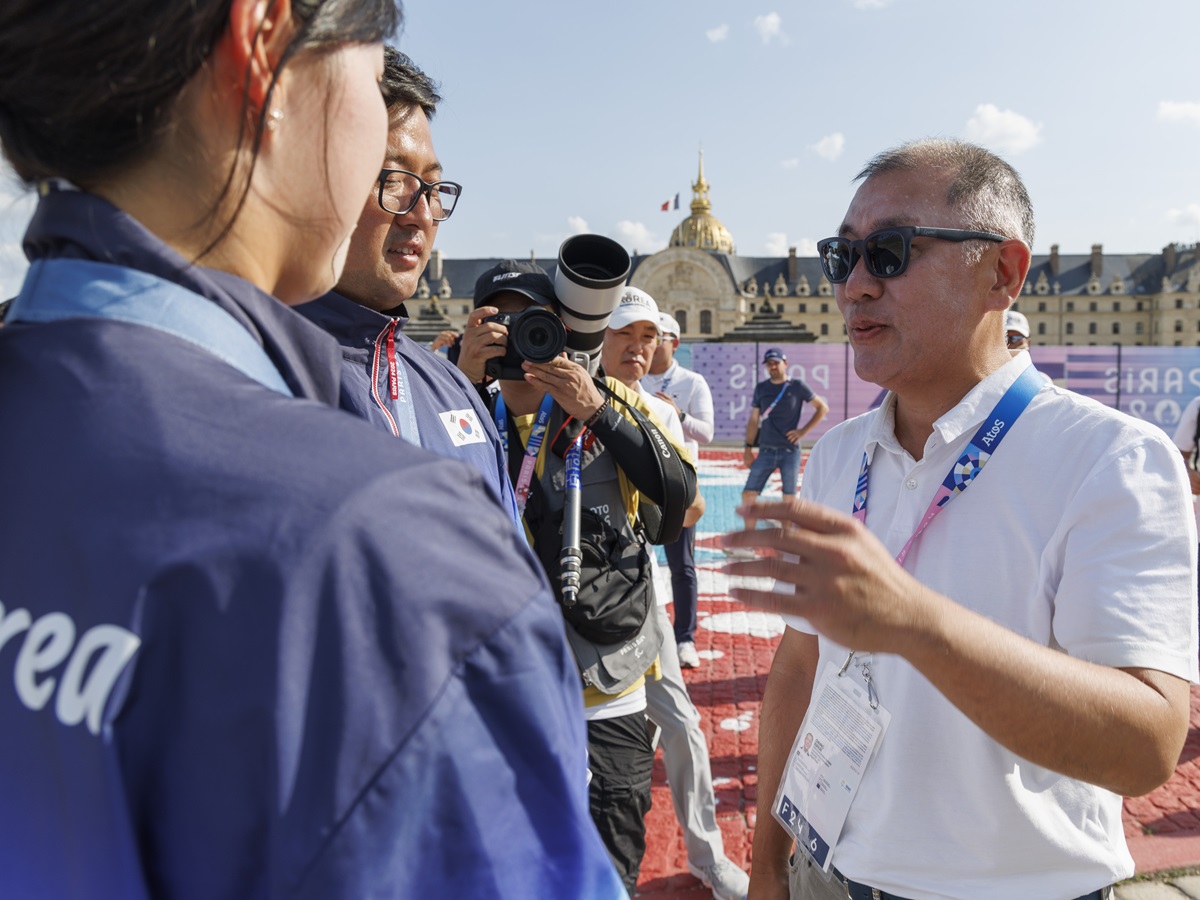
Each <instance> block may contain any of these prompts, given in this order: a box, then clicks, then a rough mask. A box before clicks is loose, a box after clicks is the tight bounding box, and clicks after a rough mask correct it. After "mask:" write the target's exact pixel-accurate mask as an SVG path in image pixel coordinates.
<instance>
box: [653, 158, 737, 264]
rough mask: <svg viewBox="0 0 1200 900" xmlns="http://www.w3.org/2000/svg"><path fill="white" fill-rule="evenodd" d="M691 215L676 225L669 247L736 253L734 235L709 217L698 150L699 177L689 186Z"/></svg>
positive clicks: (710, 214) (710, 213)
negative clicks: (690, 190) (690, 187)
mask: <svg viewBox="0 0 1200 900" xmlns="http://www.w3.org/2000/svg"><path fill="white" fill-rule="evenodd" d="M692 191H693V194H692V214H691V215H690V216H688V217H687V218H686V219H684V220H683V221H682V222H680V223H679V224H678V225H677V226H675V230H674V231H673V232H671V242H670V244H669V245H668V246H671V247H695V248H696V249H697V250H716V251H719V252H721V253H737V249H736V248H735V247H734V246H733V235H731V234H730V233H729V229H728V228H726V227H725V226H724V225H722V224H721V221H720V220H719V219H718V218H717V217H716V216H714V215H713V214H712V204H711V203H709V202H708V182H707V181H705V180H704V151H703V150H701V151H700V177H699V178H697V179H696V183H695V184H693V185H692Z"/></svg>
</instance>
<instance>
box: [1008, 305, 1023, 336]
mask: <svg viewBox="0 0 1200 900" xmlns="http://www.w3.org/2000/svg"><path fill="white" fill-rule="evenodd" d="M1004 331H1005V333H1007V332H1009V331H1015V332H1016V333H1017V334H1019V335H1021V337H1023V338H1028V337H1029V320H1028V319H1027V318H1025V316H1024V314H1022V313H1019V312H1015V311H1013V310H1011V309H1010V310H1008V312H1006V313H1005V314H1004Z"/></svg>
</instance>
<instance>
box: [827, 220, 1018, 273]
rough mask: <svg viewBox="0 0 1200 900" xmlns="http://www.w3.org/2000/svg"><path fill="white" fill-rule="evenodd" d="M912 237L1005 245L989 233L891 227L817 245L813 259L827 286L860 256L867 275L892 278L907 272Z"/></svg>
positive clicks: (848, 268) (852, 266)
mask: <svg viewBox="0 0 1200 900" xmlns="http://www.w3.org/2000/svg"><path fill="white" fill-rule="evenodd" d="M915 237H930V238H937V239H938V240H940V241H959V242H961V241H976V240H978V241H1007V240H1008V238H1006V237H1004V235H1001V234H994V233H992V232H990V231H969V230H964V229H962V228H926V227H924V226H922V225H893V226H892V227H890V228H880V229H879V230H878V231H872V232H871V233H870V234H868V235H867V236H866V237H865V238H863V239H862V240H861V241H852V240H850V239H849V238H844V237H831V238H825V240H823V241H817V256H818V257H820V259H821V269H822V270H823V271H824V272H825V277H826V278H828V279H829V282H830V284H841V283H842V282H844V281H846V279H848V278H849V277H850V273H851V272H852V271H853V270H854V266H855V263H857V262H858V258H859V257H860V256H861V257H862V259H863V262H864V263H865V264H866V266H867V271H868V272H870V273H871V274H872V275H874V276H875V277H876V278H895V277H896V276H897V275H903V274H904V270H905V269H907V268H908V259H909V255H910V250H911V249H912V239H913V238H915Z"/></svg>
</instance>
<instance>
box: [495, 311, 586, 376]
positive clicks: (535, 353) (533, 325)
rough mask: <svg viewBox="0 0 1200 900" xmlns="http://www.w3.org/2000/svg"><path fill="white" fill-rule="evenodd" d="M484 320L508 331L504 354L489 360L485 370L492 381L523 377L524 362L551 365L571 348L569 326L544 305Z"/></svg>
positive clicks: (498, 314) (499, 314)
mask: <svg viewBox="0 0 1200 900" xmlns="http://www.w3.org/2000/svg"><path fill="white" fill-rule="evenodd" d="M483 321H485V322H496V323H497V324H500V325H503V326H504V327H505V328H507V329H508V346H507V348H506V349H505V351H504V355H503V356H498V357H495V358H493V359H489V360H488V361H487V362H486V363H485V364H484V367H483V370H484V372H486V373H487V374H488V375H489V376H491V377H492V378H500V379H504V380H511V379H520V378H523V377H524V376H525V371H524V370H523V369H522V368H521V363H523V362H524V361H525V360H529V361H530V362H535V363H544V362H550V360H552V359H554V357H556V356H558V354H560V353H562V352H563V350H564V349H565V348H566V346H567V327H566V326H565V325H563V323H562V319H560V318H559V317H558V316H556V315H555V314H554V313H552V312H551V311H550V310H548V309H546V307H544V306H533V307H530V308H529V309H527V310H525V311H524V312H519V313H497V314H496V315H494V316H488V317H487V318H486V319H484V320H483Z"/></svg>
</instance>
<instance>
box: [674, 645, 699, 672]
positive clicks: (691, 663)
mask: <svg viewBox="0 0 1200 900" xmlns="http://www.w3.org/2000/svg"><path fill="white" fill-rule="evenodd" d="M679 665H680V666H682V667H683V668H685V669H698V668H700V654H699V653H697V652H696V645H695V644H693V643H692V642H691V641H684V642H683V643H682V644H680V645H679Z"/></svg>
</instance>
